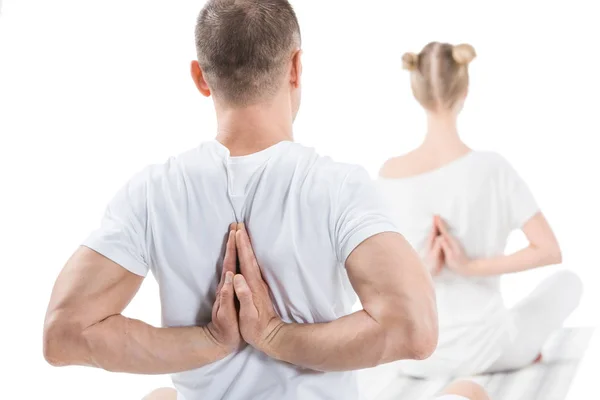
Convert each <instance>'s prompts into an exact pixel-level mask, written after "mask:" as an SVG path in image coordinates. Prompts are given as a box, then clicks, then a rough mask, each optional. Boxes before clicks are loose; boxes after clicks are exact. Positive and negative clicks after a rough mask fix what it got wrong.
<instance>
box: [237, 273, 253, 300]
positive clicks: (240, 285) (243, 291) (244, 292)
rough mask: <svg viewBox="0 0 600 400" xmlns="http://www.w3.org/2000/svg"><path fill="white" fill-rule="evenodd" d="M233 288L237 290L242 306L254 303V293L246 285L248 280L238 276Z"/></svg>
mask: <svg viewBox="0 0 600 400" xmlns="http://www.w3.org/2000/svg"><path fill="white" fill-rule="evenodd" d="M233 288H234V289H235V294H236V295H237V297H238V299H239V300H240V304H242V305H244V304H248V303H252V292H251V291H250V287H249V286H248V284H247V283H246V279H245V278H244V277H243V276H242V275H239V274H238V275H236V276H235V277H234V278H233Z"/></svg>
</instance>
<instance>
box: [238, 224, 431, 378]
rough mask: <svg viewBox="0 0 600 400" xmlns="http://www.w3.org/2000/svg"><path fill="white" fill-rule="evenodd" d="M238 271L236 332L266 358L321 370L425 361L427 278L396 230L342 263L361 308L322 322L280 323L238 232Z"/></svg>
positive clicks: (243, 234) (364, 245)
mask: <svg viewBox="0 0 600 400" xmlns="http://www.w3.org/2000/svg"><path fill="white" fill-rule="evenodd" d="M237 244H238V254H239V260H240V268H241V272H242V275H237V276H236V277H235V280H234V287H235V291H236V293H237V295H238V298H239V299H240V330H241V332H242V336H243V338H244V340H245V341H246V342H248V343H249V344H251V345H252V346H254V347H256V348H258V349H259V350H261V351H263V352H265V353H266V354H267V355H269V356H270V357H273V358H275V359H278V360H281V361H285V362H288V363H291V364H295V365H298V366H302V367H306V368H310V369H314V370H319V371H344V370H355V369H362V368H369V367H374V366H376V365H379V364H384V363H388V362H392V361H396V360H401V359H424V358H427V357H428V356H429V355H431V353H432V352H433V351H434V349H435V347H436V345H437V334H438V327H437V312H436V305H435V295H434V290H433V287H432V283H431V278H430V275H429V273H428V272H427V270H426V269H425V267H424V266H423V265H422V264H421V262H420V261H419V258H418V256H417V255H416V253H415V252H414V251H413V249H412V248H411V247H410V245H409V244H408V243H407V242H406V241H405V240H404V238H403V237H402V236H401V235H399V234H396V233H382V234H379V235H376V236H373V237H371V238H369V239H367V240H365V241H364V242H363V243H362V244H360V245H359V246H358V247H357V248H356V249H355V250H354V251H353V252H352V253H351V255H350V257H349V258H348V260H347V262H346V267H347V270H348V274H349V277H350V280H351V282H352V285H353V287H354V289H355V290H356V292H357V294H358V296H359V298H360V300H361V302H362V305H363V310H361V311H359V312H356V313H354V314H351V315H349V316H346V317H343V318H340V319H338V320H336V321H332V322H329V323H322V324H285V323H283V322H282V321H281V320H280V319H279V318H278V317H277V316H276V314H275V312H274V310H273V305H272V303H270V299H269V295H268V288H267V286H266V283H265V282H264V281H263V280H262V277H261V274H260V269H259V267H258V264H257V261H256V259H255V257H254V253H253V251H252V247H251V245H250V241H249V238H248V236H247V234H246V231H245V230H244V229H241V230H238V234H237Z"/></svg>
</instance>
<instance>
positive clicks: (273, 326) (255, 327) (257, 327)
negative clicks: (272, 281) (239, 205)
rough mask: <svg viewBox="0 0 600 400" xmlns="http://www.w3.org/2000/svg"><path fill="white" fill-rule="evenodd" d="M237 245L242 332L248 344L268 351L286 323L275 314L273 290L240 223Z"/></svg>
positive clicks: (235, 280)
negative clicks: (273, 338) (263, 274)
mask: <svg viewBox="0 0 600 400" xmlns="http://www.w3.org/2000/svg"><path fill="white" fill-rule="evenodd" d="M236 245H237V254H238V258H239V262H240V271H241V274H239V275H235V278H234V281H233V284H234V289H235V293H236V295H237V297H238V299H239V301H240V311H239V327H240V332H241V335H242V338H243V339H244V341H246V343H248V344H249V345H251V346H252V347H254V348H256V349H258V350H261V351H264V349H265V348H266V347H267V346H268V345H269V340H270V339H271V338H272V337H274V335H275V334H276V333H277V331H278V330H279V329H280V328H281V327H283V326H284V323H283V321H282V320H281V319H280V318H279V316H278V315H277V313H276V312H275V308H274V307H273V302H272V301H271V297H270V295H269V288H268V286H267V284H266V282H265V281H264V279H263V277H262V274H261V272H260V267H259V265H258V262H257V260H256V257H255V255H254V250H253V249H252V245H251V243H250V238H249V236H248V232H247V231H246V228H245V226H244V225H243V224H238V229H237V232H236ZM228 251H229V248H228Z"/></svg>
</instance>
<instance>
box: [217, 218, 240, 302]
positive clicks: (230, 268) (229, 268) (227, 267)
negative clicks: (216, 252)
mask: <svg viewBox="0 0 600 400" xmlns="http://www.w3.org/2000/svg"><path fill="white" fill-rule="evenodd" d="M234 226H235V225H234ZM236 270H237V248H236V246H235V230H230V231H229V235H228V236H227V245H226V246H225V257H224V258H223V270H222V271H221V279H220V280H219V284H218V285H217V296H218V295H219V293H220V292H221V288H222V287H223V284H224V283H225V275H226V274H227V272H232V273H234V274H235V273H236V272H237V271H236Z"/></svg>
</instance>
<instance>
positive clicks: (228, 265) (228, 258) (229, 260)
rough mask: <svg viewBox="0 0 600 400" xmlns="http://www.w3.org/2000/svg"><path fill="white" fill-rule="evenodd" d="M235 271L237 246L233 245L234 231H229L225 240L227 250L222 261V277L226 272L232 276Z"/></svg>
mask: <svg viewBox="0 0 600 400" xmlns="http://www.w3.org/2000/svg"><path fill="white" fill-rule="evenodd" d="M236 269H237V246H236V244H235V230H232V231H229V238H228V239H227V249H226V250H225V258H224V259H223V276H225V274H227V272H231V273H233V274H235V273H236Z"/></svg>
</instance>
